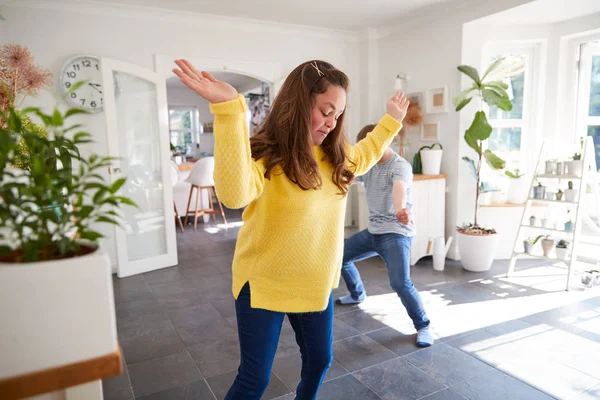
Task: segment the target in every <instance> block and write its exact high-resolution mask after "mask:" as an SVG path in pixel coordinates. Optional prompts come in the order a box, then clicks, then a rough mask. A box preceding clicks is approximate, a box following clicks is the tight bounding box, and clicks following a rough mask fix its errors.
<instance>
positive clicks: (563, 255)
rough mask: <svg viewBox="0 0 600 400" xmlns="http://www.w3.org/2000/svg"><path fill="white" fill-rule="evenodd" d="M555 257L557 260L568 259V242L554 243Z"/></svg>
mask: <svg viewBox="0 0 600 400" xmlns="http://www.w3.org/2000/svg"><path fill="white" fill-rule="evenodd" d="M556 257H557V258H558V259H559V260H566V259H567V257H569V242H567V241H566V240H563V239H561V240H559V241H558V243H556Z"/></svg>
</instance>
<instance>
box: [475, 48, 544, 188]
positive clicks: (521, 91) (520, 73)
mask: <svg viewBox="0 0 600 400" xmlns="http://www.w3.org/2000/svg"><path fill="white" fill-rule="evenodd" d="M539 47H540V45H539V44H533V43H530V44H517V43H515V44H514V45H512V44H506V45H499V44H492V45H489V46H488V47H487V49H486V52H485V55H484V62H483V67H484V68H487V66H488V65H490V64H491V63H492V62H493V61H495V60H497V59H499V58H504V61H503V63H502V66H501V67H500V68H498V69H497V72H496V73H497V74H498V75H499V79H501V77H504V79H503V81H504V83H506V84H507V85H508V89H507V93H508V95H509V97H510V100H511V101H512V103H513V108H512V110H511V111H503V110H500V109H499V108H497V107H491V108H490V109H489V110H488V111H489V112H488V121H489V123H490V125H491V126H492V128H493V130H492V134H491V136H490V138H489V140H488V141H487V143H486V145H487V148H488V149H489V150H492V151H493V152H494V153H496V154H497V155H498V156H499V157H501V158H502V159H503V160H505V161H506V169H507V170H511V171H513V170H515V169H519V170H521V171H523V172H526V171H528V170H529V169H531V168H533V164H532V159H533V158H534V157H533V154H534V152H535V149H536V147H537V136H536V133H535V130H534V123H533V121H534V118H533V117H532V114H533V113H532V109H533V107H532V101H531V99H532V98H533V92H534V90H535V88H536V86H535V82H534V81H535V79H536V78H537V77H536V76H534V71H536V68H537V63H538V60H537V59H538V54H539ZM493 74H494V73H492V75H493ZM499 79H495V78H494V77H493V76H490V77H488V78H486V81H489V80H499ZM482 177H483V180H484V181H487V182H488V183H489V184H490V185H491V186H492V187H495V188H498V189H503V186H504V185H505V184H507V181H506V179H505V178H504V173H503V172H502V173H498V172H496V171H491V170H490V169H489V168H485V169H483V170H482Z"/></svg>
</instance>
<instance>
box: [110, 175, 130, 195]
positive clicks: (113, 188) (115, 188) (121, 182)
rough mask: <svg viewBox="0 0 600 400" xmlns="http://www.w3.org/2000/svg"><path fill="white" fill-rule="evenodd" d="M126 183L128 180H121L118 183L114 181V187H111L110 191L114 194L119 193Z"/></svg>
mask: <svg viewBox="0 0 600 400" xmlns="http://www.w3.org/2000/svg"><path fill="white" fill-rule="evenodd" d="M126 181H127V179H126V178H119V179H117V180H116V181H114V182H113V184H112V185H110V188H109V189H108V190H109V191H110V192H111V193H113V194H114V193H117V191H118V190H119V189H121V187H122V186H123V185H124V184H125V182H126Z"/></svg>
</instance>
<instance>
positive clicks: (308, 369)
mask: <svg viewBox="0 0 600 400" xmlns="http://www.w3.org/2000/svg"><path fill="white" fill-rule="evenodd" d="M235 311H236V315H237V325H238V335H239V338H240V358H241V360H240V367H239V368H238V374H237V377H236V378H235V381H234V382H233V385H232V386H231V388H230V389H229V392H228V393H227V396H225V400H254V399H256V400H259V399H260V398H261V397H262V395H263V393H264V392H265V390H266V389H267V386H268V385H269V379H270V378H271V367H272V366H273V358H274V357H275V351H276V350H277V343H278V342H279V334H280V333H281V326H282V324H283V318H284V317H285V315H286V314H285V313H282V312H275V311H268V310H263V309H260V308H252V307H250V286H249V284H248V283H246V285H245V286H244V287H243V288H242V290H241V292H240V295H239V296H238V299H237V300H236V301H235ZM287 316H288V319H289V321H290V324H291V325H292V328H293V329H294V332H295V333H296V342H297V343H298V346H300V355H301V357H302V370H301V372H300V377H301V381H300V383H299V384H298V388H297V389H296V399H297V400H314V399H316V398H317V391H318V390H319V386H321V383H322V382H323V379H324V378H325V374H326V373H327V370H328V369H329V367H330V366H331V362H332V360H333V351H332V346H331V344H332V342H333V299H332V297H331V295H330V297H329V305H328V306H327V308H326V309H325V310H324V311H321V312H314V313H289V314H287Z"/></svg>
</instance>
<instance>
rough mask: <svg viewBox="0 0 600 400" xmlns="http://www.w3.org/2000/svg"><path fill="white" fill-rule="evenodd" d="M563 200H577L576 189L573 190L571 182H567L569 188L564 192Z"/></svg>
mask: <svg viewBox="0 0 600 400" xmlns="http://www.w3.org/2000/svg"><path fill="white" fill-rule="evenodd" d="M565 198H566V200H567V201H570V202H575V201H576V200H577V189H573V181H569V188H568V189H567V190H565Z"/></svg>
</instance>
